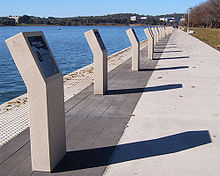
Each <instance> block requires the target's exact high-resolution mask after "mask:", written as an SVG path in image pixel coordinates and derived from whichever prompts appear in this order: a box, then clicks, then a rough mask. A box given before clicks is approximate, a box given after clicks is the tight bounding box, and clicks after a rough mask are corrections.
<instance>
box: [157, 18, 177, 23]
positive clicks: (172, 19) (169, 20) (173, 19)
mask: <svg viewBox="0 0 220 176" xmlns="http://www.w3.org/2000/svg"><path fill="white" fill-rule="evenodd" d="M160 21H165V22H171V23H172V22H174V21H175V18H174V17H163V18H160Z"/></svg>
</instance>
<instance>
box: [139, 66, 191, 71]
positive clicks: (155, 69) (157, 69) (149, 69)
mask: <svg viewBox="0 0 220 176" xmlns="http://www.w3.org/2000/svg"><path fill="white" fill-rule="evenodd" d="M186 68H189V66H179V67H166V68H146V69H140V71H162V70H179V69H186Z"/></svg>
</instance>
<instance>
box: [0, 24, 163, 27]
mask: <svg viewBox="0 0 220 176" xmlns="http://www.w3.org/2000/svg"><path fill="white" fill-rule="evenodd" d="M33 26H46V27H50V26H51V27H65V26H66V25H63V26H62V25H45V24H42V25H41V24H18V25H5V26H3V25H0V27H33ZM71 26H74V27H75V26H128V27H130V26H146V27H149V26H161V25H146V24H129V25H123V24H90V25H71Z"/></svg>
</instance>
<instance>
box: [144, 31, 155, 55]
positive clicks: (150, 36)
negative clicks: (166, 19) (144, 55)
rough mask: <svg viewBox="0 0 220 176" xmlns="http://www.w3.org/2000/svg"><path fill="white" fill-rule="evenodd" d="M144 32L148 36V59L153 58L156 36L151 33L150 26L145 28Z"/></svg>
mask: <svg viewBox="0 0 220 176" xmlns="http://www.w3.org/2000/svg"><path fill="white" fill-rule="evenodd" d="M144 32H145V34H146V36H147V40H148V59H153V53H154V37H153V34H152V33H151V30H150V28H146V29H144Z"/></svg>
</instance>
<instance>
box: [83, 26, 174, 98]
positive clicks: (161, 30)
mask: <svg viewBox="0 0 220 176" xmlns="http://www.w3.org/2000/svg"><path fill="white" fill-rule="evenodd" d="M144 32H145V34H146V36H147V39H148V59H153V53H154V46H155V45H156V44H157V43H158V42H159V40H161V39H163V38H165V37H166V36H167V35H169V34H171V33H172V32H173V27H149V28H146V29H145V30H144ZM126 33H127V35H128V37H129V39H130V42H131V44H132V71H138V70H139V69H140V42H139V40H138V37H137V35H136V33H135V31H134V29H133V28H130V29H128V30H127V31H126ZM85 36H86V38H87V41H88V43H89V46H90V48H91V50H92V52H93V56H94V93H95V94H105V93H106V92H107V89H108V88H107V85H108V81H107V80H108V78H107V72H108V71H107V50H106V47H105V45H104V43H103V41H102V39H101V36H100V34H99V32H98V30H97V29H92V30H90V31H88V32H86V33H85Z"/></svg>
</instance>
